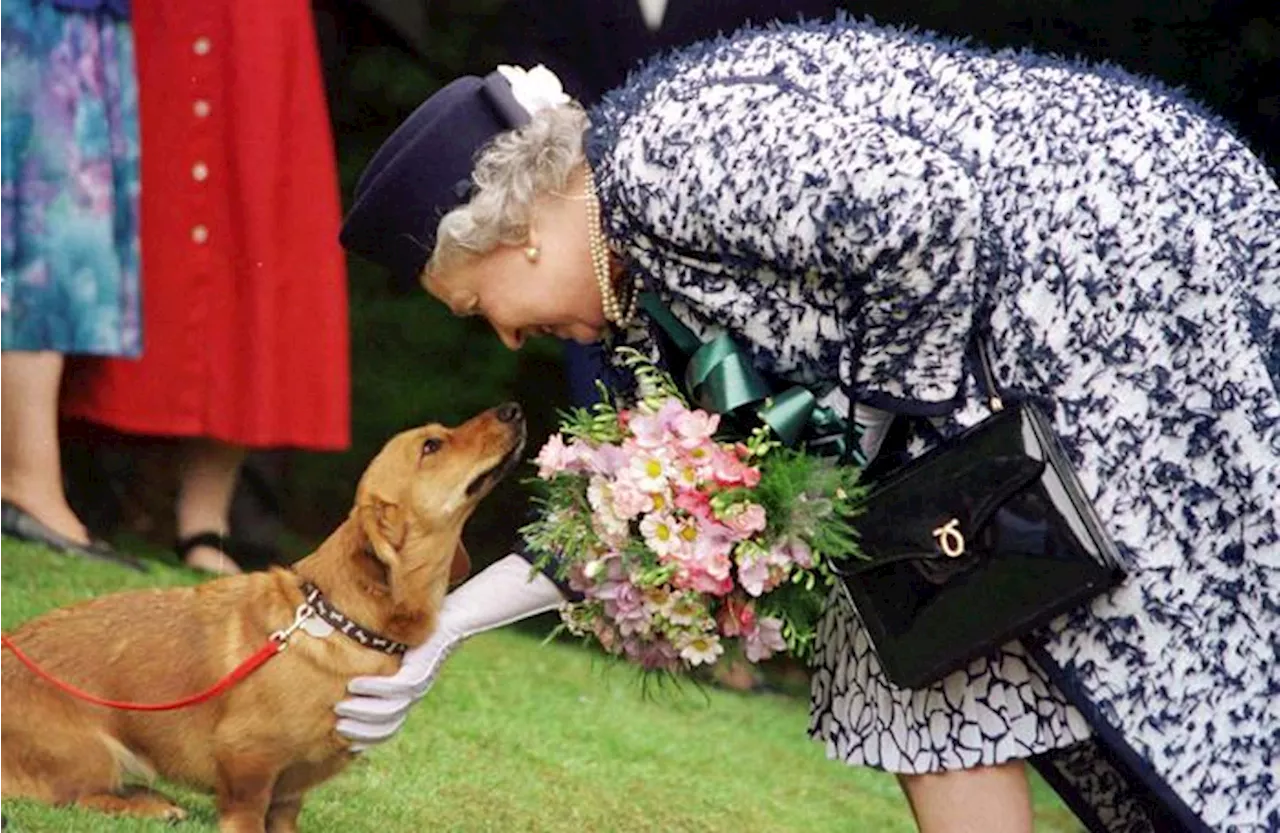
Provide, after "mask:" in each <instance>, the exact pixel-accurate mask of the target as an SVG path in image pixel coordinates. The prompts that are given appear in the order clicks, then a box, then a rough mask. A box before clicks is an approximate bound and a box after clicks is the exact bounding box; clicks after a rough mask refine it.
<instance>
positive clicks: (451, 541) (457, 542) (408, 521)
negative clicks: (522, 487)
mask: <svg viewBox="0 0 1280 833" xmlns="http://www.w3.org/2000/svg"><path fill="white" fill-rule="evenodd" d="M524 444H525V424H524V414H523V413H522V412H521V410H520V406H519V405H517V404H516V403H514V402H508V403H507V404H505V405H501V406H499V407H497V408H491V409H490V410H488V411H485V412H484V413H482V414H480V415H479V416H476V417H474V418H472V419H470V420H468V421H467V422H465V423H463V424H462V425H460V426H458V427H456V428H448V427H446V426H443V425H438V424H431V425H424V426H422V427H421V428H414V429H411V430H409V431H404V432H402V433H400V434H397V435H396V436H394V437H392V438H391V439H390V440H389V441H388V442H387V444H386V445H385V446H383V448H382V450H381V451H380V452H378V455H377V456H376V457H374V458H373V462H372V463H370V464H369V467H368V468H367V469H366V470H365V473H364V476H363V477H361V478H360V484H359V486H358V487H357V488H356V501H355V508H354V509H353V510H352V514H353V516H354V519H355V520H356V522H357V525H358V527H359V528H360V530H361V531H362V533H363V536H364V538H365V539H366V540H367V542H368V544H369V549H370V550H372V554H373V555H374V557H375V558H377V560H378V561H380V562H381V563H382V566H383V568H384V569H385V571H386V581H387V585H388V587H389V588H390V591H391V594H392V596H393V597H399V596H400V595H401V594H402V593H403V592H405V591H407V590H409V589H410V588H408V587H407V586H406V581H407V579H408V578H409V576H410V575H412V574H416V573H418V571H426V573H425V574H420V575H418V579H419V580H416V581H414V582H413V586H414V587H415V588H421V587H423V586H424V585H425V586H433V585H435V584H437V583H438V584H440V587H441V588H443V586H444V584H445V583H447V581H448V577H449V567H450V564H451V563H452V562H453V559H454V554H455V552H457V551H458V550H459V548H460V546H461V536H462V527H463V525H464V524H465V523H466V521H467V519H468V518H469V517H471V513H472V512H473V511H474V510H475V508H476V505H477V504H479V502H480V500H481V499H482V498H483V497H484V496H485V495H487V494H489V492H490V491H491V490H492V489H493V487H494V485H496V484H497V483H498V481H500V480H501V479H502V478H503V477H504V476H505V475H506V474H507V473H508V472H510V471H511V469H513V468H514V467H515V466H516V464H517V463H518V462H519V461H520V455H521V453H522V452H523V451H524ZM437 580H439V581H437Z"/></svg>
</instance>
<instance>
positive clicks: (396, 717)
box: [334, 555, 564, 752]
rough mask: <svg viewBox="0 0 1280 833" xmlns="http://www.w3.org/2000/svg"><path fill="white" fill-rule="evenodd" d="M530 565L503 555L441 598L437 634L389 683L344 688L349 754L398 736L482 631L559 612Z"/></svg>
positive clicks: (555, 593)
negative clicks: (458, 653)
mask: <svg viewBox="0 0 1280 833" xmlns="http://www.w3.org/2000/svg"><path fill="white" fill-rule="evenodd" d="M530 569H531V568H530V566H529V562H528V561H526V560H525V559H523V558H521V557H520V556H518V555H508V556H507V557H506V558H504V559H502V560H501V561H498V562H496V563H494V564H492V565H490V566H489V567H486V568H485V569H484V570H482V571H481V572H480V573H478V574H477V575H476V576H475V578H473V579H471V580H470V581H468V582H467V583H466V584H463V585H462V586H461V587H459V588H458V589H457V590H455V591H453V592H452V593H450V594H449V595H448V596H446V597H445V600H444V606H443V607H442V608H441V610H440V617H439V621H438V623H437V625H436V631H435V633H434V634H432V636H431V638H430V639H428V640H427V641H426V642H424V643H423V644H421V645H419V646H417V647H415V648H411V649H409V651H408V652H406V653H405V655H404V660H403V661H402V662H401V664H400V670H399V671H397V672H396V673H395V674H393V675H391V676H389V677H357V678H356V679H354V680H352V681H351V684H350V685H349V686H347V690H348V691H349V692H350V693H351V694H353V695H356V696H354V697H349V698H347V699H346V700H343V701H342V702H341V703H339V704H338V705H337V707H336V708H335V709H334V711H336V712H337V713H338V717H339V720H338V725H337V729H338V734H340V735H342V736H343V737H345V738H346V739H347V740H349V741H351V749H352V751H354V752H359V751H361V750H364V749H367V748H369V747H370V746H372V745H373V744H376V743H381V742H382V741H384V740H386V739H387V738H389V737H391V736H392V735H394V734H395V733H396V732H397V731H399V729H400V727H401V726H402V725H404V721H405V718H406V717H408V714H409V707H410V706H412V705H413V704H414V703H415V702H417V701H418V700H420V699H422V697H423V696H424V695H425V694H426V693H427V691H428V690H429V689H430V688H431V684H432V683H433V682H435V678H436V674H437V673H439V671H440V667H441V666H442V665H443V664H444V661H445V659H446V658H447V657H448V656H449V654H450V653H452V652H453V649H454V648H456V647H457V646H458V645H460V644H461V643H462V642H463V641H465V640H466V639H468V638H469V637H471V636H474V635H475V634H477V633H480V632H482V631H487V630H491V629H493V628H500V627H502V626H503V625H509V624H511V623H512V622H517V621H519V620H521V619H525V618H527V617H529V616H533V615H535V614H538V613H543V612H545V611H548V610H552V609H554V608H556V607H559V605H560V603H561V602H562V601H563V600H564V599H563V597H562V596H561V595H560V590H559V588H557V587H556V585H555V583H554V582H552V581H551V580H550V579H549V578H547V577H546V576H544V575H542V574H541V573H536V574H534V575H533V577H532V578H530Z"/></svg>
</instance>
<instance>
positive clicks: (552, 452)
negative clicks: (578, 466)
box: [534, 434, 578, 480]
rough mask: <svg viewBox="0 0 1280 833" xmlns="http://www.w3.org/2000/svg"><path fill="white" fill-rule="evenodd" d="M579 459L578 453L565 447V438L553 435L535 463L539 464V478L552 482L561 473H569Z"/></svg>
mask: <svg viewBox="0 0 1280 833" xmlns="http://www.w3.org/2000/svg"><path fill="white" fill-rule="evenodd" d="M577 458H578V455H577V453H576V451H575V450H574V449H572V448H571V447H569V446H568V445H565V442H564V438H563V437H561V436H560V435H559V434H552V435H551V436H550V437H549V438H548V439H547V442H546V444H545V445H543V446H542V449H541V450H540V451H539V452H538V456H537V457H536V458H535V459H534V462H535V463H537V464H538V477H541V478H542V479H543V480H550V479H551V478H552V477H554V476H555V475H557V474H559V473H560V472H562V471H567V470H568V469H569V467H570V466H572V465H573V464H574V463H575V462H577Z"/></svg>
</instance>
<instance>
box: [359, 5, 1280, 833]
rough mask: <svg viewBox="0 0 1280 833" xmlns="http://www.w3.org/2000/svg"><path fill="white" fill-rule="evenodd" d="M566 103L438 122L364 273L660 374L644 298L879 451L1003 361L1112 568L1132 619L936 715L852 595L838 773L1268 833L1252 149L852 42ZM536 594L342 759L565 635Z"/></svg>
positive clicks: (1024, 662) (438, 650)
mask: <svg viewBox="0 0 1280 833" xmlns="http://www.w3.org/2000/svg"><path fill="white" fill-rule="evenodd" d="M544 73H545V71H535V72H533V73H527V74H526V73H523V72H519V71H513V70H510V69H504V70H503V71H501V72H499V73H495V74H493V75H491V76H490V77H488V78H486V79H478V78H465V79H461V80H459V81H456V82H454V83H453V84H451V85H449V86H447V87H446V88H444V89H442V90H441V91H440V92H439V93H437V94H436V95H435V96H433V97H432V98H431V99H430V100H429V101H427V102H426V103H425V104H424V105H423V106H422V107H421V108H420V109H419V110H418V111H417V112H416V113H415V114H414V115H413V116H412V117H411V118H410V119H409V120H408V122H406V124H404V125H403V126H402V127H401V128H400V129H399V130H397V131H396V133H395V134H394V135H393V136H392V137H391V138H390V139H389V140H388V142H387V144H386V145H385V146H384V147H383V148H382V150H381V151H380V152H379V153H378V155H377V156H376V157H375V158H374V160H373V162H372V163H371V165H370V167H369V169H368V171H367V172H366V173H365V175H364V178H363V179H362V181H361V183H360V186H359V189H358V193H357V198H356V203H355V205H354V207H353V209H352V211H351V214H350V217H349V218H348V220H347V224H346V227H345V229H344V237H343V239H344V242H345V243H346V245H347V246H348V247H349V248H350V249H352V250H354V251H356V252H359V253H361V254H363V255H365V256H367V257H370V258H372V259H373V260H375V261H378V262H381V263H383V264H385V265H387V266H389V267H391V268H393V269H396V270H399V271H401V272H402V273H404V272H412V273H417V274H420V275H421V280H422V282H423V284H424V285H425V287H426V288H427V290H428V291H429V292H430V293H431V294H432V295H434V296H435V297H437V298H438V299H439V300H440V301H441V302H443V303H444V304H447V305H448V306H449V308H450V309H451V310H453V311H454V312H455V313H456V314H458V315H479V316H483V317H484V318H485V319H486V320H487V321H488V322H489V323H490V324H491V325H492V326H493V328H494V330H495V331H496V333H497V335H498V337H499V338H500V339H501V340H502V341H503V342H504V343H505V344H506V345H507V346H509V347H511V348H512V349H516V348H519V347H520V346H521V345H522V344H523V343H524V341H525V339H527V338H529V337H531V336H537V335H543V334H552V335H556V336H559V337H562V338H572V339H576V340H579V341H584V342H586V341H593V340H597V339H604V340H607V341H608V342H609V343H610V344H612V345H624V344H628V345H633V346H641V347H645V348H647V349H649V350H650V352H653V351H654V350H653V344H654V340H655V338H656V337H657V330H656V328H655V324H654V322H653V321H652V320H650V318H649V316H648V315H647V314H646V313H645V312H644V311H639V310H637V303H636V296H637V293H638V291H639V289H640V288H644V289H645V290H647V291H649V292H652V293H653V294H654V295H655V296H656V298H657V299H659V300H660V301H661V302H662V304H663V305H664V306H665V307H666V308H667V310H668V311H669V312H670V313H671V314H672V315H673V316H674V317H675V318H676V319H677V320H678V321H680V322H681V323H682V324H684V325H685V326H686V327H688V328H689V329H691V330H692V331H693V332H694V333H695V334H697V335H698V336H699V337H700V338H702V339H704V340H705V339H708V338H710V337H711V336H713V335H715V334H717V333H721V332H726V331H727V332H728V333H730V334H732V335H733V336H734V337H735V338H736V340H737V341H738V342H739V343H740V344H741V345H742V346H743V347H744V349H745V350H746V351H747V352H748V353H749V355H750V357H751V358H752V360H753V361H754V362H755V363H756V366H757V367H758V368H759V369H760V370H762V371H763V372H765V373H768V374H771V375H773V376H775V377H778V378H782V379H786V380H789V381H793V382H796V383H799V384H803V385H806V386H808V387H809V388H810V389H811V390H813V391H814V392H815V393H816V394H818V395H819V396H820V397H821V398H823V399H824V401H826V402H827V403H829V404H832V405H834V406H836V407H839V408H843V409H847V411H852V412H853V414H854V416H855V417H856V419H857V421H858V422H860V423H862V424H863V425H864V426H866V427H867V428H868V430H867V431H866V432H865V434H864V438H863V446H864V450H865V451H866V452H867V453H868V454H873V453H874V452H875V450H876V447H877V445H878V444H879V441H880V438H881V437H882V435H883V433H884V432H883V431H882V430H880V429H881V428H883V426H884V425H885V424H886V423H887V422H888V420H889V419H890V418H892V419H896V420H898V421H900V423H903V422H905V423H906V424H907V425H909V426H910V428H911V432H910V434H911V435H912V436H913V437H914V439H913V440H912V445H911V446H910V447H911V450H912V451H917V450H919V449H921V448H922V447H924V446H925V445H926V444H927V443H928V442H929V441H930V440H931V439H932V440H934V441H936V439H937V438H938V437H939V436H948V435H952V434H954V433H956V432H957V431H958V430H959V429H961V428H963V427H965V426H969V425H972V424H974V423H976V422H978V421H980V420H982V419H983V418H984V417H985V416H986V415H987V414H988V411H987V409H986V406H985V404H984V402H983V399H982V397H981V396H980V395H979V388H978V386H977V383H976V382H975V380H974V374H973V372H972V370H973V367H974V362H973V360H972V357H971V356H970V354H969V351H970V349H971V346H972V344H973V335H974V334H975V333H981V334H982V336H983V337H984V338H985V339H986V341H987V343H988V344H989V345H990V348H991V351H992V353H993V355H994V365H995V371H996V375H997V376H998V382H999V384H1000V386H1001V387H1002V388H1003V389H1004V390H1005V391H1006V392H1007V393H1009V394H1010V395H1011V396H1013V397H1015V398H1016V397H1021V398H1029V399H1033V400H1034V401H1035V402H1037V403H1039V404H1041V405H1042V406H1043V408H1044V409H1045V410H1046V411H1047V413H1048V414H1049V415H1050V419H1051V421H1052V424H1053V426H1054V428H1055V429H1056V431H1057V432H1058V434H1059V435H1060V438H1061V440H1062V441H1063V443H1064V445H1065V447H1066V448H1067V450H1068V454H1069V456H1070V457H1071V458H1072V462H1073V463H1074V465H1075V467H1076V469H1077V471H1078V474H1079V477H1080V479H1081V481H1082V483H1083V485H1084V489H1085V491H1086V492H1087V495H1088V497H1089V499H1090V500H1091V501H1092V502H1093V504H1094V506H1095V507H1096V509H1097V511H1098V513H1099V515H1100V516H1101V518H1102V520H1103V523H1104V526H1105V528H1106V531H1107V532H1108V533H1109V534H1110V536H1111V537H1113V538H1114V540H1115V542H1116V544H1117V546H1118V548H1119V551H1120V553H1121V555H1122V558H1123V560H1124V566H1125V569H1126V572H1127V579H1126V580H1125V581H1124V582H1123V583H1122V584H1121V585H1120V586H1119V587H1118V588H1116V589H1114V590H1112V591H1111V592H1109V593H1106V594H1103V595H1101V596H1099V597H1097V598H1095V599H1094V600H1093V601H1092V602H1091V603H1089V604H1087V605H1084V606H1082V607H1080V608H1079V609H1077V610H1075V611H1074V612H1072V613H1071V614H1069V615H1065V616H1062V617H1060V618H1058V619H1057V620H1055V621H1054V622H1053V623H1052V625H1050V626H1049V627H1048V628H1046V629H1045V631H1044V632H1043V633H1041V634H1039V635H1038V636H1037V637H1036V638H1034V639H1030V638H1028V639H1025V640H1022V641H1020V642H1013V643H1010V644H1008V645H1006V646H1005V647H1004V648H1003V649H1002V650H1000V651H999V652H998V653H996V654H995V655H993V656H989V657H987V658H985V659H982V660H978V661H975V662H973V663H971V664H969V665H968V666H967V667H966V668H964V669H962V670H960V671H957V672H955V673H953V674H951V675H950V676H948V677H946V678H945V679H943V680H941V681H940V682H938V683H936V684H934V685H931V686H928V687H926V688H921V689H917V690H907V689H902V688H898V687H895V686H894V685H893V684H892V683H890V682H889V681H888V680H887V679H886V677H885V676H884V674H883V672H882V670H881V668H880V665H879V663H878V661H877V658H876V656H875V654H874V653H873V652H872V650H871V649H870V647H869V644H868V639H867V636H866V633H865V631H864V629H863V628H862V626H861V624H860V623H859V620H858V618H857V617H856V615H854V613H853V612H852V611H851V610H850V609H849V608H848V607H846V606H845V605H844V604H842V603H840V602H837V601H833V602H832V603H831V604H830V606H829V609H828V612H827V614H826V617H825V620H824V623H823V625H822V627H821V629H820V639H821V644H820V646H819V652H818V661H817V665H816V668H815V669H814V673H813V695H812V707H811V715H812V720H811V727H810V731H811V734H812V735H813V736H814V737H815V738H817V739H819V740H821V741H822V742H823V743H824V744H825V745H826V748H827V751H828V754H829V755H830V756H831V757H832V758H836V759H839V760H841V761H845V762H847V763H850V764H858V765H867V766H873V767H879V768H882V769H885V770H888V771H890V772H894V773H897V774H898V775H899V778H900V781H901V783H902V784H903V786H904V789H905V791H906V793H907V796H908V798H909V800H910V803H911V806H912V809H913V811H914V813H915V816H916V819H917V822H918V824H919V826H920V828H921V829H922V830H925V831H942V830H948V831H950V830H981V831H1003V830H1009V831H1024V830H1028V829H1030V827H1031V814H1030V806H1029V801H1028V797H1027V785H1026V777H1025V772H1024V762H1031V763H1033V764H1034V765H1035V766H1036V767H1037V768H1038V769H1039V770H1040V771H1041V772H1042V773H1043V774H1044V775H1045V776H1046V778H1048V779H1049V781H1050V782H1051V783H1052V784H1053V785H1054V786H1055V787H1056V788H1058V789H1059V791H1060V792H1061V793H1062V794H1063V796H1064V797H1065V798H1066V799H1067V800H1068V802H1069V803H1070V804H1071V806H1072V807H1073V809H1074V810H1075V811H1076V812H1077V813H1078V814H1079V816H1080V818H1081V819H1082V820H1083V821H1084V822H1085V823H1086V824H1087V825H1088V826H1089V827H1090V828H1091V829H1094V830H1145V829H1154V830H1162V831H1163V830H1175V829H1188V830H1197V829H1211V828H1212V829H1240V830H1246V829H1247V830H1261V829H1275V828H1276V826H1277V825H1280V799H1278V798H1277V792H1278V791H1277V789H1276V783H1275V771H1274V767H1275V761H1276V760H1280V706H1278V705H1277V704H1278V703H1280V697H1277V696H1276V692H1277V691H1278V690H1280V672H1278V671H1277V665H1276V663H1275V657H1276V656H1277V653H1278V652H1280V637H1278V636H1277V634H1280V617H1278V616H1277V611H1278V610H1280V592H1278V588H1277V581H1278V580H1277V576H1280V533H1278V532H1277V529H1278V527H1280V517H1277V516H1278V515H1280V511H1278V508H1277V498H1276V495H1277V494H1278V493H1280V393H1278V391H1277V387H1278V384H1280V335H1278V331H1280V239H1278V238H1277V229H1280V188H1277V185H1276V182H1275V181H1274V179H1273V178H1272V177H1271V176H1270V174H1269V173H1268V171H1267V170H1266V169H1265V168H1264V166H1263V165H1262V164H1261V163H1260V162H1259V161H1258V160H1257V159H1256V158H1255V157H1254V156H1253V155H1252V154H1250V152H1249V151H1248V149H1247V148H1245V147H1244V146H1243V145H1242V144H1241V143H1240V142H1239V141H1238V140H1237V139H1236V138H1234V137H1233V136H1232V134H1231V133H1230V131H1229V130H1228V129H1227V128H1226V127H1225V126H1224V125H1223V124H1221V123H1220V122H1218V121H1217V120H1216V119H1214V118H1213V117H1212V116H1210V115H1208V114H1206V113H1205V112H1203V111H1202V110H1201V109H1200V108H1198V107H1196V106H1195V105H1194V104H1192V103H1191V102H1188V101H1186V100H1184V99H1183V98H1180V97H1179V96H1177V95H1175V94H1173V93H1171V92H1169V91H1167V90H1163V89H1160V88H1159V87H1157V86H1156V85H1154V84H1152V83H1150V82H1147V81H1144V80H1141V79H1137V78H1133V77H1131V76H1127V75H1125V74H1123V73H1121V72H1119V71H1117V70H1115V69H1114V68H1100V67H1089V66H1084V65H1081V64H1076V63H1071V62H1068V61H1063V60H1056V59H1047V58H1039V57H1034V56H1032V55H1028V54H1025V53H996V54H991V53H988V52H983V51H979V50H975V49H970V48H966V47H962V46H959V45H957V44H953V43H948V42H945V41H941V40H938V39H936V38H932V37H928V36H925V35H921V34H913V33H906V32H902V31H896V30H892V29H883V28H877V27H875V26H872V25H869V24H865V23H855V22H851V21H837V22H834V23H830V24H821V25H803V26H794V27H775V28H769V29H764V30H749V31H744V32H741V33H739V34H736V35H734V36H732V37H729V38H726V39H722V40H719V41H716V42H712V43H706V44H702V45H698V46H695V47H692V48H690V49H688V50H685V51H682V52H678V53H675V54H673V55H670V56H668V57H666V58H663V59H661V60H658V61H656V62H654V63H651V64H649V65H648V66H647V67H646V68H645V69H643V71H640V72H638V73H637V74H636V75H634V76H633V77H632V78H631V80H630V81H629V82H628V83H627V84H626V85H625V86H623V87H622V88H620V89H618V90H616V91H615V92H613V93H612V94H610V95H609V96H608V97H607V98H606V99H605V101H604V102H603V103H602V104H600V105H599V106H598V107H597V108H595V109H594V110H593V111H592V112H591V113H590V114H589V115H588V114H584V113H583V112H582V111H581V110H580V109H579V108H578V107H577V106H576V105H574V104H573V103H571V102H568V101H564V100H563V97H562V96H560V95H558V94H557V88H556V85H555V84H554V83H546V82H553V81H554V79H553V78H552V79H548V78H546V77H545V75H544ZM617 384H618V385H619V387H620V389H623V390H625V388H626V379H625V374H623V373H622V372H621V371H619V373H618V379H617ZM851 403H852V404H851ZM529 574H530V570H529V567H528V564H527V562H525V561H523V560H522V559H521V558H520V557H519V556H510V557H508V558H507V559H505V560H503V561H499V562H498V563H497V564H495V565H494V566H493V567H491V568H489V569H488V570H485V571H483V572H482V573H480V574H479V575H477V576H476V577H475V578H473V579H472V580H471V581H470V582H468V583H467V584H465V585H463V586H462V587H461V588H459V589H458V590H457V591H455V592H454V593H453V594H452V595H451V596H450V597H449V599H448V601H447V602H446V605H445V611H444V614H443V616H442V618H441V625H440V630H439V632H438V633H437V634H436V636H435V637H434V638H433V639H432V640H431V642H429V643H428V644H427V645H426V646H424V647H423V648H421V649H419V650H418V651H416V652H414V653H412V654H411V655H410V656H408V657H406V659H405V662H404V665H403V667H402V669H401V671H400V673H399V674H397V675H396V676H394V677H390V678H386V679H364V680H357V681H355V682H354V683H353V684H352V691H353V693H354V694H356V695H359V696H356V697H353V698H352V699H350V700H348V701H346V702H345V703H343V704H341V705H340V706H339V711H340V714H342V715H343V716H344V719H343V720H342V721H341V722H340V724H339V730H340V731H341V732H343V733H344V734H346V735H347V736H348V737H349V738H351V739H353V740H354V741H356V742H357V743H358V744H366V745H367V744H368V743H371V742H376V741H377V740H380V739H382V738H385V737H387V736H389V735H391V734H392V733H393V732H394V731H395V730H396V728H397V727H398V726H399V725H400V723H401V722H402V721H403V719H404V714H405V712H406V711H407V709H408V707H409V705H410V704H411V703H412V702H413V700H414V699H416V698H418V697H421V696H422V695H423V694H424V693H425V691H426V690H427V688H428V687H429V685H430V683H431V680H432V678H433V677H434V675H435V673H436V671H437V670H438V667H439V665H440V663H441V662H442V660H443V658H444V657H445V656H447V654H448V652H449V650H450V649H451V648H452V647H453V646H455V645H456V644H458V643H459V642H460V641H461V640H462V639H464V638H466V637H467V636H470V635H471V634H474V633H476V632H478V631H480V630H484V629H487V628H491V627H496V626H498V625H502V624H505V623H508V622H511V621H514V620H516V619H519V618H521V617H523V616H527V615H530V614H532V613H535V612H540V611H543V610H546V609H548V608H550V607H554V606H555V605H557V604H558V603H559V601H560V591H559V590H558V588H557V586H556V585H555V584H553V583H552V582H551V581H549V580H548V579H547V578H546V577H544V576H542V575H535V577H534V578H533V579H532V580H531V579H530V578H529ZM994 601H998V600H993V602H994Z"/></svg>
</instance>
